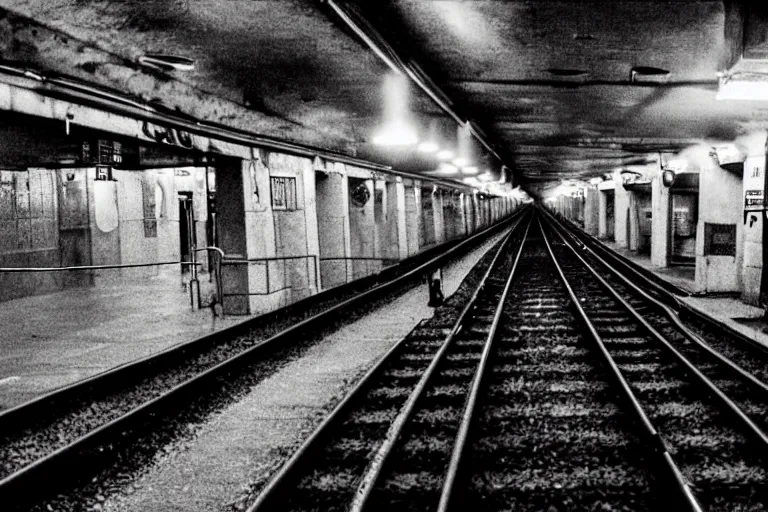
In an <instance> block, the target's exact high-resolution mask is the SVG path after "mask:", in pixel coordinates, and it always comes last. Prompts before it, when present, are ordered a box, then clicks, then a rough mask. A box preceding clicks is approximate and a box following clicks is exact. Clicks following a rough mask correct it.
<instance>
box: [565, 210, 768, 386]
mask: <svg viewBox="0 0 768 512" xmlns="http://www.w3.org/2000/svg"><path fill="white" fill-rule="evenodd" d="M550 225H552V226H553V228H554V229H555V231H558V230H559V231H561V232H560V233H559V235H560V236H561V237H564V234H563V232H564V233H565V235H568V236H569V237H570V238H572V239H575V235H573V234H572V233H570V232H568V231H566V230H565V229H563V228H562V227H561V226H558V225H557V224H556V223H554V222H550ZM582 247H583V248H584V249H585V250H586V251H588V252H589V253H590V254H592V256H593V257H594V258H595V259H597V260H598V261H599V262H600V263H601V264H602V265H603V266H604V267H605V268H606V269H608V270H609V272H610V273H611V274H613V275H614V276H615V277H617V278H618V279H619V280H621V282H622V283H623V284H624V285H625V286H627V287H628V288H630V289H632V290H633V291H635V292H636V293H637V294H639V295H640V296H642V297H643V299H645V300H646V301H648V302H650V303H652V304H653V305H654V306H656V307H657V308H659V309H660V310H661V311H663V312H664V315H665V316H666V318H667V319H668V320H669V321H670V322H672V324H673V325H674V327H675V328H676V329H677V330H678V331H679V332H680V333H681V334H682V335H683V336H684V337H685V338H686V339H687V340H688V341H690V342H691V343H694V344H695V345H698V346H699V348H701V349H702V350H704V351H705V352H707V354H708V355H709V356H710V357H712V358H713V359H716V360H717V361H718V362H719V363H721V364H723V365H725V366H726V367H728V369H729V370H731V371H732V372H734V373H736V374H737V375H739V376H740V377H741V378H743V379H744V380H746V381H747V382H749V383H750V384H751V385H752V386H753V387H755V388H757V389H758V390H759V391H761V392H762V393H764V394H768V384H766V383H765V382H763V381H761V380H760V379H758V378H757V377H755V376H754V375H753V374H752V373H750V372H749V371H747V370H745V369H744V368H742V367H741V366H739V365H738V364H736V363H735V362H733V361H731V360H730V359H728V358H727V357H725V356H723V355H722V354H720V353H719V352H718V351H716V350H715V349H713V348H712V347H711V346H709V344H708V343H707V342H706V341H704V340H703V339H701V337H700V336H699V335H697V334H696V333H694V332H693V331H691V330H690V329H689V328H688V327H687V326H686V325H685V324H683V322H682V320H680V317H679V316H678V315H677V313H676V312H675V311H674V310H673V309H672V308H670V307H669V306H667V305H666V304H664V303H663V302H661V301H659V300H657V299H656V298H654V297H653V296H651V295H649V294H648V293H646V292H645V290H643V289H642V288H640V287H639V286H637V285H636V284H635V283H633V282H632V281H631V280H629V278H627V277H626V276H624V275H623V274H621V272H619V271H618V270H616V269H615V268H614V267H612V266H611V265H610V264H609V263H608V262H607V261H605V260H604V259H603V258H601V257H600V256H599V255H598V254H597V253H595V251H593V250H592V249H591V248H589V247H586V246H582Z"/></svg>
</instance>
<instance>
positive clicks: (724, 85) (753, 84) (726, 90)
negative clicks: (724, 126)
mask: <svg viewBox="0 0 768 512" xmlns="http://www.w3.org/2000/svg"><path fill="white" fill-rule="evenodd" d="M715 99H717V100H720V101H724V100H736V101H768V74H763V73H735V74H727V73H721V74H720V86H719V88H718V90H717V95H716V96H715Z"/></svg>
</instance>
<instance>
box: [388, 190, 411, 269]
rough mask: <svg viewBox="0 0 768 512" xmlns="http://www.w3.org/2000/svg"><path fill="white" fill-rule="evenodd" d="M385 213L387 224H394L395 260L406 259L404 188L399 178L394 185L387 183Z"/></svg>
mask: <svg viewBox="0 0 768 512" xmlns="http://www.w3.org/2000/svg"><path fill="white" fill-rule="evenodd" d="M387 212H388V222H390V223H392V224H395V225H396V227H395V228H393V229H394V231H395V233H393V234H396V235H397V236H396V238H395V240H396V243H397V247H396V248H397V252H396V254H397V258H398V259H400V260H404V259H405V258H407V257H408V228H407V222H406V218H407V215H406V209H405V187H404V186H403V179H402V178H401V177H399V176H397V177H396V178H395V182H394V183H387Z"/></svg>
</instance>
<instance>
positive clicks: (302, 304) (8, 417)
mask: <svg viewBox="0 0 768 512" xmlns="http://www.w3.org/2000/svg"><path fill="white" fill-rule="evenodd" d="M523 212H524V208H520V209H518V210H517V211H516V212H514V213H513V214H512V215H511V216H510V217H509V218H507V219H505V220H503V221H501V222H499V223H497V224H495V225H493V226H489V227H488V228H486V229H484V230H482V231H479V232H477V233H475V234H474V235H472V236H470V237H469V238H467V239H465V240H462V241H461V242H458V243H455V245H453V246H451V247H449V248H447V249H445V251H444V252H441V253H437V250H439V249H441V248H442V247H443V246H438V247H434V248H431V249H429V250H428V251H426V253H424V254H427V255H428V256H432V254H437V256H432V257H430V258H429V260H427V261H426V262H423V263H421V264H419V266H418V267H417V268H416V269H415V270H416V271H419V270H421V271H423V272H426V271H427V269H429V268H431V267H433V266H437V265H440V264H441V263H443V262H444V261H447V260H448V259H450V258H451V257H452V256H453V255H454V254H455V253H457V252H460V251H462V250H464V248H465V247H467V246H469V245H471V244H473V243H475V242H476V241H477V240H479V239H481V238H483V237H486V236H488V235H489V234H490V233H492V232H493V231H495V230H498V229H500V228H502V227H503V226H504V225H505V224H510V223H512V222H513V221H514V220H515V219H517V218H518V217H520V216H521V215H522V213H523ZM453 243H454V242H448V244H453ZM424 254H418V255H416V256H414V257H413V258H409V259H407V260H403V261H402V262H400V263H399V264H398V265H393V266H391V267H387V268H385V269H382V270H381V271H379V272H377V273H375V274H371V275H369V276H366V277H364V278H361V279H359V280H356V281H352V282H349V283H346V284H345V285H341V286H339V287H335V288H330V289H328V290H324V291H322V292H320V293H317V294H315V295H311V296H309V297H307V298H304V299H302V300H300V301H297V302H295V303H293V304H290V305H288V306H286V307H285V308H281V309H279V310H276V311H272V312H270V313H265V314H263V315H259V316H256V317H253V318H248V319H245V320H243V321H242V322H239V323H237V324H235V325H232V326H229V327H226V328H224V329H222V330H220V331H217V332H215V333H212V334H207V335H205V336H201V337H199V338H196V339H194V340H191V341H187V342H183V343H181V344H178V345H174V346H172V347H169V348H167V349H164V350H161V351H159V352H156V353H153V354H149V355H147V356H144V357H142V358H140V359H137V360H135V361H131V362H128V363H124V364H122V365H119V366H116V367H114V368H111V369H109V370H106V371H103V372H100V373H97V374H95V375H92V376H90V377H86V378H85V379H82V380H79V381H77V382H73V383H72V384H68V385H65V386H63V387H60V388H58V389H55V390H53V391H50V392H48V393H46V394H44V395H41V396H39V397H37V398H34V399H32V400H29V401H27V402H24V403H22V404H19V405H17V406H14V407H12V408H10V409H6V410H4V411H0V435H2V434H4V433H5V431H6V430H7V429H6V428H5V426H6V425H7V424H11V425H13V426H17V424H18V423H19V422H20V420H21V417H22V416H23V415H29V414H30V412H31V411H35V410H38V411H41V412H47V408H48V407H49V406H50V405H51V404H54V403H55V404H60V403H62V402H63V401H66V400H69V399H71V398H73V397H80V396H81V395H82V393H84V392H85V391H86V390H88V389H89V388H93V387H95V386H96V385H97V384H98V385H99V386H100V387H102V388H103V386H105V385H110V384H112V383H113V382H118V383H122V382H124V381H125V380H126V379H128V378H130V377H129V375H131V374H138V373H141V371H144V370H147V369H149V367H150V366H152V365H154V364H161V363H165V362H166V361H165V360H166V359H172V358H174V357H176V356H178V355H179V354H180V353H182V352H185V351H188V350H192V349H195V348H197V347H200V346H205V345H207V344H210V343H213V342H215V340H216V339H218V338H222V337H225V336H230V335H231V336H235V335H237V333H238V331H240V330H244V329H248V328H250V327H251V326H254V325H258V324H259V323H263V322H265V321H266V320H271V319H272V318H273V317H274V318H278V317H280V316H282V315H284V314H288V313H290V312H293V311H294V310H301V309H303V308H309V307H311V306H312V305H313V304H315V303H316V302H318V301H320V300H323V299H325V298H326V297H330V296H331V295H332V294H336V293H339V291H342V290H343V289H346V288H349V289H352V288H353V287H354V286H358V285H363V284H367V283H371V286H372V287H374V286H376V285H377V283H378V282H379V281H380V280H384V279H386V280H387V281H389V280H395V279H396V278H397V276H394V277H389V276H390V274H392V273H394V272H396V271H397V270H399V269H400V268H401V266H402V265H408V264H409V263H413V261H414V260H415V261H419V258H421V257H422V256H423V255H424ZM371 289H373V288H371Z"/></svg>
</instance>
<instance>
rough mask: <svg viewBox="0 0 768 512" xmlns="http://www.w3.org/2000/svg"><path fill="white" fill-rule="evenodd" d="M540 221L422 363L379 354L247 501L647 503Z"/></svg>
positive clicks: (266, 506)
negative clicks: (366, 374) (368, 372)
mask: <svg viewBox="0 0 768 512" xmlns="http://www.w3.org/2000/svg"><path fill="white" fill-rule="evenodd" d="M529 230H531V232H529ZM537 230H539V228H538V225H537V224H536V222H535V221H534V222H533V224H532V225H531V226H530V228H527V229H526V232H525V234H522V233H520V234H517V235H516V236H514V237H513V238H512V240H511V241H510V243H509V244H508V246H507V247H508V249H507V251H508V252H507V254H506V255H504V254H502V253H500V254H499V255H498V256H497V258H496V265H495V266H494V268H490V269H489V270H488V275H487V277H486V283H485V285H484V286H483V283H481V285H480V286H481V287H482V288H481V289H479V290H478V293H477V294H476V297H475V298H474V300H473V302H474V305H473V304H469V305H468V306H467V309H466V311H465V313H464V314H463V315H462V316H461V317H460V318H459V319H458V320H457V323H456V324H455V325H454V326H453V329H452V330H451V331H450V333H449V334H448V335H447V336H446V337H445V339H443V340H436V339H434V336H433V337H431V338H430V339H429V340H428V342H429V346H430V349H431V351H430V355H429V356H427V355H426V354H425V355H424V356H423V361H422V363H421V367H420V368H414V367H413V366H411V365H410V363H409V362H406V361H409V356H407V354H408V353H409V351H410V350H412V348H411V347H410V346H409V345H403V347H402V349H401V350H403V352H402V353H401V354H400V355H399V356H398V355H395V354H393V356H391V357H390V358H389V359H385V360H383V361H382V363H381V364H380V367H379V368H378V369H377V370H376V373H374V375H373V376H372V377H371V379H370V381H369V382H363V383H362V384H361V385H360V387H358V388H357V389H356V390H355V392H353V394H351V395H350V396H349V397H348V399H347V401H346V403H344V404H342V405H341V406H340V408H339V409H337V411H336V413H335V417H332V418H329V419H328V420H327V421H326V422H325V423H324V424H323V425H322V426H321V428H320V429H318V430H317V431H316V432H315V434H314V435H313V436H312V437H311V438H310V440H309V441H308V442H307V443H306V444H305V445H304V447H303V448H302V449H301V450H300V451H299V452H297V453H296V454H295V455H294V457H293V458H292V459H291V461H289V463H288V464H286V466H284V467H283V469H282V470H281V471H280V472H279V473H278V475H277V476H276V477H275V478H273V480H272V481H271V483H270V484H269V485H268V486H267V487H266V488H265V489H264V490H263V491H262V493H261V494H260V495H259V496H258V498H257V500H256V502H255V503H254V504H253V505H252V506H251V507H250V509H249V511H250V512H256V511H266V510H363V509H365V510H414V511H415V510H419V511H422V510H436V509H437V510H447V509H449V508H452V509H455V510H466V507H467V506H470V505H471V506H476V507H480V509H481V510H546V509H547V508H546V507H547V506H562V507H565V508H562V509H559V510H576V509H579V510H582V509H583V510H592V508H587V505H588V506H590V507H591V506H602V505H604V506H606V507H607V506H614V505H616V503H622V504H625V505H626V504H630V505H631V506H630V509H632V510H638V509H647V508H650V505H649V503H650V502H651V497H650V486H651V483H650V478H649V477H648V475H647V471H646V468H645V461H644V460H643V458H642V457H641V456H638V455H637V454H639V453H641V450H640V449H639V446H640V445H639V440H638V439H637V438H636V437H634V436H633V435H632V434H630V433H628V432H627V430H626V429H623V428H622V427H621V425H622V424H623V422H626V421H627V415H625V414H623V413H622V411H621V410H620V409H619V408H618V406H617V403H616V400H615V396H614V395H613V394H612V393H611V391H610V389H609V385H608V381H607V380H606V379H605V372H604V371H603V370H602V367H601V366H600V364H599V361H597V360H596V358H595V357H594V355H593V354H591V353H590V352H589V351H588V350H587V349H586V348H585V347H584V346H583V345H584V343H583V341H582V340H580V337H579V335H578V329H577V323H576V318H575V317H574V316H573V315H572V314H571V313H570V312H569V311H568V310H567V304H568V297H567V295H566V293H565V289H564V288H563V287H562V285H560V284H559V283H558V281H557V276H556V274H555V273H554V270H553V267H552V264H551V263H549V264H548V258H549V256H548V255H547V253H546V249H545V246H544V242H543V239H542V237H541V235H540V232H538V231H537ZM462 324H463V327H460V326H462ZM417 336H418V334H417ZM417 339H419V340H420V341H419V342H420V343H421V342H422V341H421V339H420V338H417ZM438 347H439V348H438ZM403 359H405V361H404V360H403ZM562 359H565V361H563V360H562ZM601 372H602V374H601ZM600 375H603V379H602V381H601V380H600V378H599V376H600ZM391 376H398V377H399V378H403V377H405V376H407V377H408V379H409V380H408V381H406V382H403V381H400V380H392V379H391ZM568 376H570V379H569V380H564V379H567V378H568ZM585 376H590V377H593V378H594V379H596V380H595V381H592V382H590V383H584V382H582V381H580V380H579V379H581V378H583V377H585ZM383 396H386V397H398V400H397V401H396V402H395V403H393V402H382V400H381V397H383ZM621 417H624V419H623V420H622V419H620V418H621ZM372 418H375V423H376V425H377V427H376V430H375V431H371V430H368V427H369V423H368V420H369V419H372ZM576 440H578V442H576ZM470 453H471V455H469V454H470ZM603 456H605V458H604V457H603ZM579 457H580V458H579ZM470 461H471V462H470ZM574 463H575V464H577V465H578V466H577V467H576V468H575V470H574V468H572V467H571V466H572V464H574ZM590 466H591V468H592V469H591V471H590V469H589V467H590ZM468 473H469V474H470V476H468ZM606 481H609V482H610V483H609V486H610V485H612V488H611V489H608V490H606ZM541 507H544V508H541ZM609 510H622V509H621V508H615V509H609Z"/></svg>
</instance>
